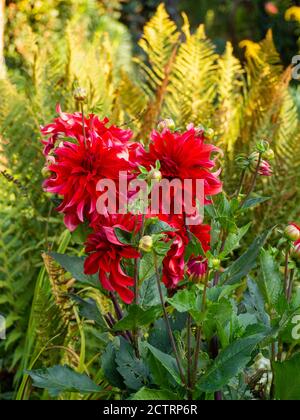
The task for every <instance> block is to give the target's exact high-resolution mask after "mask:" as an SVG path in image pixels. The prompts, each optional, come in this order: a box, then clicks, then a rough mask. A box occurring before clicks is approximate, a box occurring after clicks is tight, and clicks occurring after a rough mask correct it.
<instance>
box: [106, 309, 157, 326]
mask: <svg viewBox="0 0 300 420" xmlns="http://www.w3.org/2000/svg"><path fill="white" fill-rule="evenodd" d="M161 314H162V307H161V305H158V306H153V307H152V308H149V309H143V308H141V307H139V306H138V305H130V306H129V308H128V314H127V315H126V316H125V317H124V318H123V319H121V320H120V321H118V322H117V323H116V324H115V325H114V328H113V329H114V331H126V330H134V329H136V328H138V327H144V326H145V325H149V324H151V323H152V322H154V321H155V320H156V319H157V318H159V317H160V316H161Z"/></svg>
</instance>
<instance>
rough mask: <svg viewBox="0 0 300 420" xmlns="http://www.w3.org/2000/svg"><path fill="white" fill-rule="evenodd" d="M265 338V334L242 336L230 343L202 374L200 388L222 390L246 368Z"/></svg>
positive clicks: (211, 390)
mask: <svg viewBox="0 0 300 420" xmlns="http://www.w3.org/2000/svg"><path fill="white" fill-rule="evenodd" d="M264 338H265V335H264V334H258V335H254V336H250V337H247V338H241V339H239V340H237V341H235V342H234V343H232V344H230V345H229V346H228V347H227V348H226V349H225V350H223V351H222V352H221V353H220V354H219V356H218V357H217V358H216V360H215V361H214V363H213V365H212V366H211V368H210V369H209V370H208V372H206V373H205V374H204V376H202V378H201V379H200V381H199V384H198V388H199V389H200V390H202V391H205V392H216V391H218V390H221V389H222V388H223V387H224V386H225V385H227V384H228V382H229V381H230V380H231V379H232V378H234V377H235V376H236V375H237V374H238V373H239V372H241V370H242V369H244V368H245V366H246V365H247V364H248V362H249V361H250V360H251V355H252V353H253V351H254V350H255V348H256V347H257V345H258V344H259V343H261V342H262V341H263V340H264Z"/></svg>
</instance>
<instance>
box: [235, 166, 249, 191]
mask: <svg viewBox="0 0 300 420" xmlns="http://www.w3.org/2000/svg"><path fill="white" fill-rule="evenodd" d="M246 173H247V168H245V169H243V171H242V175H241V179H240V182H239V186H238V188H237V191H236V193H235V196H236V197H238V196H239V195H240V194H241V192H242V189H243V185H244V181H245V177H246Z"/></svg>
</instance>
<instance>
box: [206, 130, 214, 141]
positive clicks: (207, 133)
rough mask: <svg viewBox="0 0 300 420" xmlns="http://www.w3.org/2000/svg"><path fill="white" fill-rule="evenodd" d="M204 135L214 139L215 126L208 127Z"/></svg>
mask: <svg viewBox="0 0 300 420" xmlns="http://www.w3.org/2000/svg"><path fill="white" fill-rule="evenodd" d="M204 135H205V137H206V138H207V139H209V140H212V139H213V138H214V137H215V130H214V129H213V128H207V129H206V130H205V133H204Z"/></svg>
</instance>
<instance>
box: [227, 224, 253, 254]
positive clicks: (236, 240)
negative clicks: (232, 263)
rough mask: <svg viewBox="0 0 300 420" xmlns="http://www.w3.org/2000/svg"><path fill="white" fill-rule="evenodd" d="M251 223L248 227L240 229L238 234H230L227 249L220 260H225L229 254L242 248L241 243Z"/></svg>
mask: <svg viewBox="0 0 300 420" xmlns="http://www.w3.org/2000/svg"><path fill="white" fill-rule="evenodd" d="M250 226H251V223H248V224H247V225H246V226H243V227H242V228H240V229H238V231H237V233H230V234H229V235H228V237H227V239H226V242H225V247H224V250H223V252H222V253H221V254H220V258H225V257H226V256H227V255H228V254H230V253H231V252H233V251H234V250H235V249H237V248H238V247H239V246H240V241H241V240H242V238H243V237H244V236H245V235H246V233H247V232H248V230H249V228H250Z"/></svg>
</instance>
